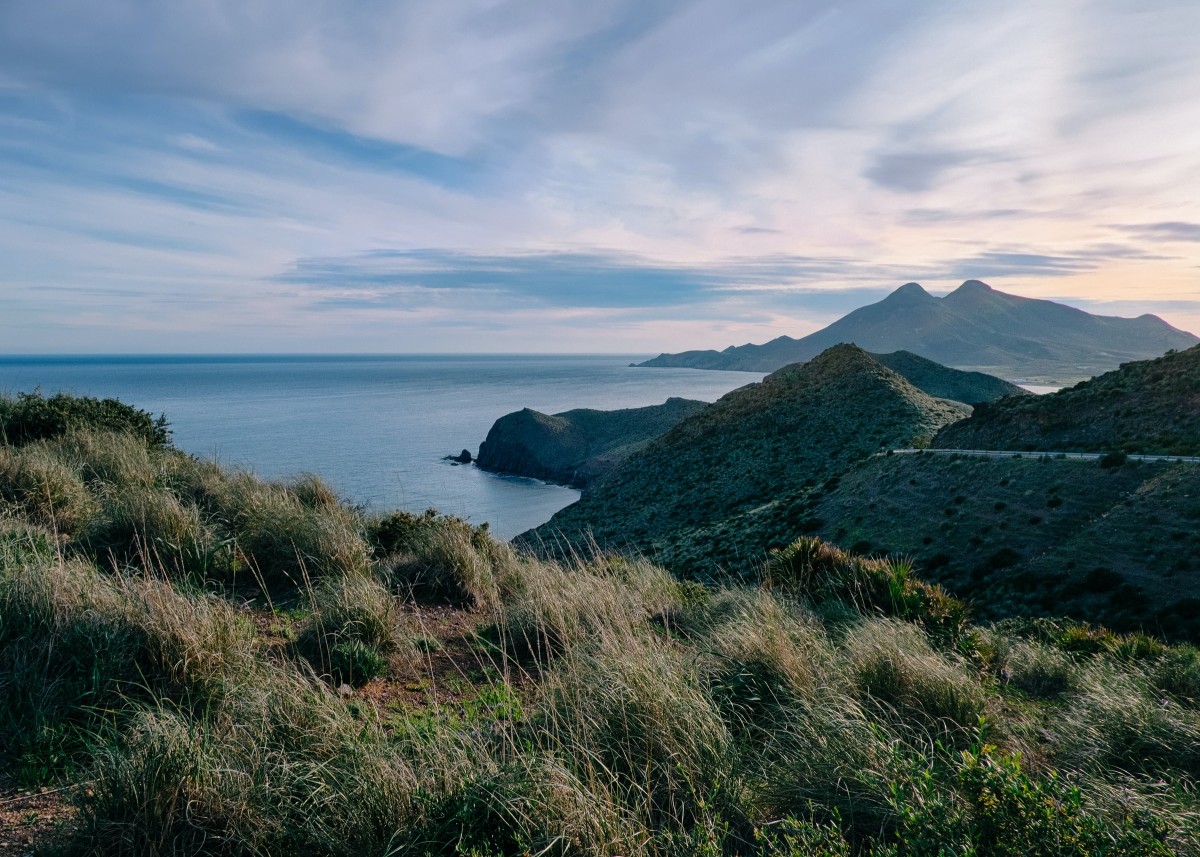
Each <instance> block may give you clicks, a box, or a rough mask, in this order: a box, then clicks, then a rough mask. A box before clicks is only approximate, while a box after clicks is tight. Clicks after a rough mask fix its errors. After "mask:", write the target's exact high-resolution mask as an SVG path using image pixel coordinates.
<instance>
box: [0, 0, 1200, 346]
mask: <svg viewBox="0 0 1200 857" xmlns="http://www.w3.org/2000/svg"><path fill="white" fill-rule="evenodd" d="M1085 5H1086V6H1087V7H1086V8H1085ZM1198 27H1200V6H1197V5H1196V4H1194V3H1188V2H1186V0H1147V2H1146V3H1143V4H1127V3H1103V4H1098V5H1096V4H1092V5H1087V4H1084V5H1081V4H1074V3H1062V4H1050V5H1046V4H1037V3H1034V2H1033V0H1015V2H1012V0H979V2H978V3H971V4H962V3H955V2H951V0H928V2H922V3H920V4H897V3H893V2H889V0H856V2H854V3H844V2H838V0H798V2H797V1H796V0H764V2H761V3H755V4H752V6H750V7H744V6H740V5H737V4H729V3H728V2H724V0H612V2H603V3H586V2H584V0H565V2H563V3H561V4H556V5H555V8H554V14H547V13H546V9H545V7H544V5H542V4H538V3H531V2H527V0H466V2H463V3H452V4H446V3H436V2H429V0H415V2H409V3H402V4H397V3H390V2H382V0H368V2H366V3H359V4H339V3H334V2H332V0H287V2H285V0H255V2H250V3H245V2H240V3H239V2H234V0H203V2H201V0H181V2H177V3H156V2H151V0H111V2H106V3H103V4H96V3H94V2H87V0H42V2H38V3H7V4H0V255H3V257H4V259H5V266H4V271H3V272H0V300H6V301H8V303H6V304H5V306H6V308H8V307H13V309H12V310H11V311H9V312H8V313H7V318H6V320H8V321H10V323H11V325H12V327H13V328H14V329H18V330H21V331H24V330H26V329H30V330H32V329H33V328H32V327H31V325H33V324H34V322H35V321H36V322H37V324H39V325H42V326H41V327H39V328H38V330H39V333H38V336H39V337H42V338H43V339H44V341H45V342H46V343H52V342H54V341H60V342H64V343H68V344H69V343H73V342H75V341H77V339H78V337H77V332H78V331H79V330H82V329H85V328H86V325H87V324H89V323H94V328H93V329H94V330H95V331H96V334H95V336H96V341H97V342H104V341H108V342H111V343H115V344H117V345H122V344H124V343H125V342H126V340H127V339H128V336H127V335H126V334H125V333H124V332H123V329H122V327H121V321H120V319H121V318H122V317H138V318H143V317H144V324H142V323H141V322H139V324H142V328H140V329H141V330H143V333H141V334H139V335H143V336H145V337H146V338H144V339H143V340H142V341H144V342H150V341H151V338H150V337H149V334H146V333H144V331H146V330H149V329H150V327H151V326H152V325H153V324H155V323H157V324H159V325H161V326H163V328H164V329H170V330H173V331H183V330H189V329H196V330H199V329H201V328H202V327H203V326H204V325H210V328H208V329H209V331H210V332H211V330H212V329H215V328H216V327H217V326H219V324H220V317H219V316H220V313H218V312H215V311H213V312H212V314H211V315H209V314H206V313H209V312H210V310H209V307H210V306H211V305H212V302H214V301H215V302H216V304H218V305H223V306H224V307H225V315H226V316H233V315H236V316H237V318H238V320H239V323H242V322H244V323H245V325H246V326H247V327H248V328H249V327H253V326H254V325H258V326H259V328H260V329H261V331H262V336H263V341H264V342H265V341H267V340H269V339H270V335H269V333H268V331H269V330H270V331H278V337H279V339H278V340H270V341H290V340H289V339H288V337H291V336H295V337H301V339H300V340H299V341H303V342H305V343H311V347H314V348H326V347H327V348H329V349H334V350H336V349H337V348H340V347H343V348H344V347H345V345H346V343H347V342H348V343H350V344H351V345H355V344H356V342H357V341H356V339H355V338H354V337H355V332H354V331H355V330H365V329H368V328H370V329H373V330H378V331H380V333H379V336H381V337H384V336H385V333H386V331H387V330H389V329H392V328H394V329H396V330H404V331H406V332H405V336H406V337H408V339H405V341H414V342H415V341H424V340H421V339H420V337H421V335H422V334H421V330H420V329H417V328H416V327H404V325H406V324H412V325H416V324H417V323H418V322H416V321H413V319H418V318H419V323H420V324H423V325H429V326H432V325H436V326H437V327H438V329H439V330H442V331H453V330H455V329H456V327H455V326H456V325H458V328H457V329H460V330H461V331H463V333H462V336H463V342H464V344H465V346H469V347H470V348H472V349H475V350H479V349H486V348H488V347H489V343H495V344H496V345H497V347H500V346H502V345H503V344H504V343H506V342H509V341H510V340H509V339H508V338H506V337H512V338H518V337H519V336H520V335H521V326H522V325H526V324H532V323H534V320H536V322H537V324H539V325H541V327H540V328H539V329H541V330H546V328H545V325H546V324H555V325H562V326H563V328H562V330H563V331H564V332H563V333H562V335H561V338H560V339H557V340H555V341H558V342H563V343H565V346H564V347H571V346H572V344H573V343H575V342H584V341H585V340H587V337H588V336H594V337H595V338H596V340H600V339H602V333H601V332H599V331H596V332H591V331H589V330H588V329H587V325H589V324H592V325H618V326H619V325H625V327H623V328H622V329H623V330H633V329H634V328H636V329H637V331H638V333H637V335H639V336H644V337H646V339H645V341H644V343H643V345H644V347H646V348H651V349H653V348H656V347H657V346H658V345H659V343H658V342H657V341H655V337H657V336H658V335H659V334H658V333H657V332H656V331H657V330H662V329H670V330H672V331H675V333H673V334H672V335H679V336H683V335H684V332H685V331H686V332H687V334H688V335H697V336H701V335H704V332H705V331H706V330H707V331H715V330H716V329H717V326H718V325H719V324H721V323H722V322H723V321H729V320H731V319H732V320H736V323H737V324H741V327H739V328H738V330H739V331H740V332H741V334H740V335H749V330H750V326H755V325H761V326H762V327H763V329H762V330H761V331H760V332H761V333H762V334H763V335H764V338H769V337H770V335H773V334H775V333H783V332H788V333H795V332H797V328H798V327H802V326H804V325H807V324H810V323H814V324H815V323H816V321H817V320H820V319H822V318H824V317H825V316H826V315H827V314H829V313H837V312H841V311H845V310H847V309H851V308H853V306H856V305H858V304H859V303H864V302H867V300H869V299H873V297H874V296H881V295H882V294H884V293H886V291H888V290H890V289H891V288H893V287H894V286H895V285H897V284H899V283H901V282H905V281H907V280H912V279H917V280H922V281H924V282H926V283H927V284H934V287H935V288H936V287H937V284H939V283H941V284H947V285H948V287H952V286H953V285H954V284H955V283H954V282H953V281H955V280H961V279H966V278H968V277H984V278H987V277H997V278H1000V279H1001V280H1004V281H1005V285H1006V286H1009V287H1011V288H1013V289H1014V290H1024V291H1025V292H1032V293H1037V292H1038V291H1039V290H1045V289H1048V288H1053V289H1054V290H1055V293H1056V294H1078V295H1087V296H1089V297H1091V298H1095V299H1103V298H1104V297H1105V296H1107V297H1110V298H1114V299H1116V298H1119V297H1121V296H1122V295H1125V294H1127V291H1124V292H1123V291H1122V290H1128V288H1129V284H1130V283H1138V284H1145V283H1153V285H1154V291H1153V292H1152V293H1151V292H1150V291H1149V290H1148V289H1146V288H1144V287H1142V288H1140V290H1139V294H1138V297H1139V298H1145V303H1144V306H1145V307H1146V309H1153V307H1154V306H1155V305H1156V304H1155V302H1156V301H1158V302H1170V301H1179V300H1183V299H1185V298H1186V297H1187V296H1189V295H1190V294H1193V293H1194V291H1195V279H1194V274H1195V266H1196V265H1197V262H1198V261H1200V258H1198V257H1197V255H1196V253H1195V245H1196V243H1197V241H1200V175H1198V174H1197V173H1196V171H1195V152H1196V151H1197V150H1198V149H1200V100H1197V99H1196V98H1195V91H1194V90H1195V81H1196V80H1197V79H1200V55H1197V54H1196V52H1195V50H1194V47H1193V46H1192V44H1191V40H1190V39H1189V38H1188V35H1190V33H1192V32H1195V31H1196V29H1197V28H1198ZM1156 219H1160V220H1161V222H1153V221H1154V220H1156ZM1142 220H1149V221H1151V222H1148V223H1139V221H1142ZM1112 224H1119V225H1118V226H1113V225H1112ZM422 248H434V249H422ZM448 248H449V249H448ZM1050 284H1053V286H1051V285H1050ZM50 286H53V287H55V288H62V289H73V290H76V291H74V292H71V293H70V294H72V295H74V296H75V297H73V298H71V299H69V300H68V299H66V298H64V297H63V296H64V295H66V294H68V293H67V292H63V291H50V290H49V289H47V290H45V291H43V292H41V294H42V297H41V298H40V299H39V297H38V292H37V291H36V290H37V289H40V288H42V287H50ZM89 288H90V289H93V290H94V291H93V292H92V295H93V297H92V298H91V299H89V298H88V297H87V294H88V289H89ZM31 290H33V291H31ZM124 291H131V292H133V293H136V294H137V295H140V296H141V297H140V301H141V303H142V304H144V306H145V307H147V308H149V307H157V308H158V309H155V310H154V314H153V315H150V310H149V309H143V308H141V307H139V306H138V303H139V298H136V297H132V296H123V292H124ZM14 296H19V297H14ZM67 303H71V304H72V305H81V306H86V307H87V309H88V311H89V313H90V314H89V315H86V316H85V315H83V314H76V315H74V316H72V318H74V319H75V320H74V321H73V322H72V324H74V325H75V327H73V328H72V331H73V332H72V334H71V335H70V336H67V335H62V334H59V335H57V339H56V334H55V333H54V330H55V327H54V319H55V318H56V317H58V316H60V315H62V309H63V306H62V305H63V304H67ZM1163 305H1164V306H1167V305H1169V306H1173V307H1174V306H1177V304H1166V303H1164V304H1163ZM1178 306H1179V307H1181V308H1180V309H1178V310H1171V311H1173V312H1174V311H1178V312H1181V313H1188V312H1191V310H1190V309H1188V308H1187V307H1186V306H1184V305H1182V304H1178ZM169 307H175V308H176V310H175V311H176V312H177V313H178V314H177V315H175V316H170V314H169V312H170V310H169ZM189 307H190V308H192V309H189ZM189 312H190V313H191V314H190V315H188V313H189ZM330 318H336V319H338V320H339V321H338V323H339V324H341V323H345V324H346V325H348V327H347V328H345V329H341V328H337V327H336V325H332V324H329V323H327V322H328V320H329V319H330ZM88 319H91V320H92V321H90V322H89V321H88ZM97 319H102V320H97ZM351 321H352V322H353V325H354V326H353V328H351V327H350V326H349V325H350V324H351ZM730 323H734V322H733V321H730ZM656 325H657V328H656V327H655V326H656ZM770 325H775V326H776V327H775V328H774V329H768V327H769V326H770ZM389 326H391V327H389ZM754 329H755V330H757V329H758V328H757V327H755V328H754ZM480 331H485V332H486V333H480ZM493 334H494V335H493ZM22 335H24V334H22ZM198 335H199V334H198ZM547 335H548V336H549V334H547ZM633 335H634V334H632V333H630V336H633ZM729 335H730V336H732V334H729ZM30 336H32V334H30ZM724 336H725V334H722V338H724ZM339 337H340V338H339ZM106 338H107V339H106ZM27 341H29V340H27ZM153 341H155V342H163V343H166V345H167V346H171V343H172V339H171V337H170V336H168V335H165V334H164V335H163V336H161V337H159V338H157V339H153ZM201 341H203V339H201ZM213 341H214V342H215V341H216V340H215V339H214V340H213ZM381 341H382V342H385V343H386V342H388V341H390V340H389V339H387V338H384V339H382V340H381ZM709 341H710V342H711V340H709ZM678 344H679V345H683V346H686V345H687V344H688V343H683V342H681V343H678ZM10 347H12V346H10ZM46 347H51V346H50V345H49V344H47V346H46ZM664 347H665V346H664Z"/></svg>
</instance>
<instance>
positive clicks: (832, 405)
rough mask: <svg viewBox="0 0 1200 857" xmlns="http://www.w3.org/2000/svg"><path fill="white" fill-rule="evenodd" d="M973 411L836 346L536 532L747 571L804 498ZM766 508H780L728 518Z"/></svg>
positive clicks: (730, 398) (629, 465) (761, 386)
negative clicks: (852, 469)
mask: <svg viewBox="0 0 1200 857" xmlns="http://www.w3.org/2000/svg"><path fill="white" fill-rule="evenodd" d="M968 411H969V408H967V407H966V406H964V405H960V404H957V403H951V402H947V401H945V400H942V399H935V398H932V397H931V396H928V395H926V394H925V393H923V392H921V391H920V390H918V389H916V388H915V387H913V386H912V385H911V384H909V383H908V382H907V381H906V380H904V379H903V378H902V377H900V376H899V375H897V374H896V373H895V372H892V371H891V370H890V369H887V368H886V367H884V366H882V365H880V364H879V363H878V362H877V361H876V360H874V359H873V358H871V357H870V355H868V354H866V353H865V352H864V351H862V349H859V348H856V347H854V346H850V345H841V346H837V347H835V348H831V349H829V350H828V351H826V352H825V353H823V354H821V355H819V356H818V357H817V358H815V359H814V360H812V361H810V362H809V363H805V364H802V365H799V366H794V367H787V368H786V369H783V370H781V371H779V372H776V373H774V374H773V375H771V376H769V377H768V378H766V379H765V380H764V381H762V382H761V383H758V384H750V385H748V386H746V387H742V388H740V389H738V390H735V391H733V392H732V393H729V394H727V395H726V396H724V397H723V398H721V399H720V400H718V401H717V402H716V403H714V404H713V405H712V406H710V407H709V408H707V409H705V410H703V411H701V412H700V413H699V414H697V415H696V416H693V417H691V418H689V419H687V420H684V421H683V422H681V423H680V424H679V425H677V426H676V427H675V428H673V429H671V430H670V431H669V432H667V433H666V434H665V435H663V436H662V437H660V438H658V439H657V440H655V441H653V442H651V443H650V444H649V445H648V446H647V447H646V448H645V449H644V450H642V451H641V452H639V453H637V454H635V455H633V456H632V457H631V458H629V459H628V460H627V461H626V462H625V463H624V464H623V465H621V466H620V467H618V468H617V469H616V470H614V471H613V472H612V473H611V474H609V476H608V477H607V478H605V479H603V480H601V481H600V482H599V483H597V484H596V485H594V486H592V487H591V488H589V489H588V490H587V491H585V492H584V495H583V497H582V498H581V499H580V500H579V501H578V502H577V503H575V504H574V505H572V506H568V507H567V508H566V509H564V510H562V511H561V512H559V513H558V514H557V515H555V516H554V518H552V519H551V520H550V521H549V522H548V523H546V524H544V525H542V526H541V527H539V528H537V529H536V530H534V531H532V532H531V533H530V534H527V539H528V540H530V541H533V542H541V543H543V544H545V545H549V546H552V547H553V546H555V545H560V543H561V542H563V541H564V540H565V542H566V543H567V544H568V545H579V544H583V543H586V542H587V541H588V540H589V539H595V541H596V542H597V543H599V544H600V545H601V546H602V547H620V548H627V547H633V548H635V549H637V550H641V551H645V552H647V554H648V555H649V556H651V557H654V558H656V559H657V560H659V561H662V562H665V563H667V564H668V565H669V566H670V567H671V568H673V569H675V570H677V571H680V572H686V573H690V574H698V575H713V574H717V573H720V572H721V571H744V570H746V569H748V568H752V567H754V566H755V565H756V564H757V563H758V562H759V561H760V560H761V558H762V556H763V553H764V551H765V550H766V549H767V548H768V547H771V546H777V545H780V544H783V543H785V542H786V541H788V540H790V538H791V535H792V532H791V531H790V530H789V529H788V525H787V520H786V519H787V515H788V514H789V512H790V510H791V509H792V508H793V507H794V506H795V505H796V502H797V498H800V497H802V496H803V495H804V494H805V493H806V492H807V491H809V490H812V489H813V488H815V487H816V486H819V485H821V484H823V483H824V482H825V481H826V480H828V479H830V478H833V477H835V476H836V475H837V474H839V473H840V472H842V471H843V470H845V469H846V468H848V467H850V466H851V465H852V464H854V463H855V462H856V461H859V460H861V459H863V458H866V457H868V456H870V455H872V454H874V453H876V452H878V451H880V450H881V449H890V448H892V447H896V446H909V445H912V444H913V443H915V442H920V441H921V439H922V438H924V439H925V440H928V438H929V437H931V436H932V435H933V434H934V433H935V432H936V431H937V430H938V429H939V428H941V427H942V426H943V425H945V424H947V423H949V422H952V421H954V420H958V419H961V418H962V417H963V416H965V414H966V413H967V412H968ZM756 509H769V510H770V513H769V514H767V513H764V514H758V515H755V516H753V517H751V518H748V519H745V520H744V521H742V522H741V523H740V524H739V525H737V526H734V527H731V526H727V524H728V523H729V522H730V521H732V520H733V519H735V518H736V517H737V516H739V515H742V514H744V513H748V512H751V511H752V510H756Z"/></svg>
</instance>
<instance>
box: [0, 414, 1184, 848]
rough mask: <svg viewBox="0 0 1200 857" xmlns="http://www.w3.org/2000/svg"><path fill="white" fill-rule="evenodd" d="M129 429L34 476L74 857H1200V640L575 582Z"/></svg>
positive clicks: (754, 590) (634, 581)
mask: <svg viewBox="0 0 1200 857" xmlns="http://www.w3.org/2000/svg"><path fill="white" fill-rule="evenodd" d="M11 406H12V403H11V402H6V403H4V405H3V407H4V408H9V407H11ZM113 428H114V427H113V426H112V425H110V424H108V423H107V422H105V421H102V420H98V421H97V422H96V423H95V424H89V423H88V422H87V421H86V420H84V421H83V422H79V423H76V422H71V421H67V422H66V423H64V424H62V425H60V426H59V427H58V428H56V429H55V430H53V431H47V432H42V433H39V434H36V435H31V436H28V437H23V438H22V440H21V442H20V443H14V442H13V441H11V440H10V441H9V443H8V444H6V445H4V446H2V447H0V498H2V500H0V734H3V735H4V736H5V740H4V741H3V743H2V744H0V769H2V770H6V771H8V772H9V774H8V775H7V776H9V777H10V778H11V782H9V781H8V780H3V781H0V785H3V786H4V787H5V788H7V789H9V790H10V792H11V794H15V795H18V796H19V795H21V794H23V793H24V792H22V791H21V790H29V789H34V790H37V789H47V790H48V791H47V792H46V793H45V794H44V795H43V800H51V799H53V800H56V801H57V803H53V804H52V806H51V808H50V809H49V810H44V812H43V815H45V816H48V817H52V818H53V822H52V823H47V824H42V825H41V826H40V827H37V828H36V829H37V836H36V837H34V841H33V843H32V846H33V847H35V848H37V849H40V850H41V851H42V852H44V853H53V854H61V855H76V854H78V855H83V854H130V855H132V854H144V855H152V854H173V855H174V854H230V855H233V854H239V855H240V854H333V855H340V854H345V855H354V856H355V857H358V856H359V855H363V854H395V855H405V854H411V855H472V857H491V855H524V854H531V855H533V854H546V855H549V854H564V855H565V854H579V855H589V854H625V855H633V854H637V855H735V854H745V855H751V854H754V855H796V857H799V855H878V857H884V855H889V857H890V855H896V857H899V856H900V855H928V854H947V855H949V854H954V855H1018V854H1019V855H1095V854H1105V855H1156V854H1158V855H1170V854H1187V855H1192V854H1200V797H1198V796H1197V778H1198V777H1200V651H1197V650H1196V649H1195V648H1193V647H1191V646H1188V645H1186V644H1179V643H1175V642H1172V641H1171V640H1169V639H1160V638H1156V637H1152V636H1147V635H1145V634H1140V633H1130V634H1117V633H1114V632H1111V631H1108V630H1105V629H1103V628H1100V627H1095V626H1090V625H1083V624H1079V623H1073V622H1067V621H1054V620H1050V619H1037V620H1008V621H1006V622H1002V623H999V624H991V625H979V624H975V623H973V622H972V620H971V618H970V616H969V614H968V611H967V609H966V607H965V606H964V605H963V604H962V603H960V602H959V601H957V600H956V599H955V598H953V597H952V596H950V595H949V594H948V593H946V592H945V591H943V590H941V589H940V588H938V587H937V586H934V585H930V584H927V583H925V582H923V581H921V580H920V579H918V578H917V577H916V575H915V574H914V571H913V568H912V566H911V564H910V563H907V562H904V561H901V560H898V559H895V558H879V557H876V558H866V557H862V556H859V555H856V554H854V553H851V552H847V551H844V550H841V549H839V548H836V547H833V546H832V545H830V544H827V543H825V542H823V541H821V540H819V539H818V538H815V537H811V536H802V537H798V538H797V539H796V540H794V541H793V542H791V543H790V544H788V545H787V546H786V547H784V548H782V549H780V550H777V551H775V552H773V553H771V554H770V555H769V556H768V557H767V559H766V561H765V562H763V563H762V564H761V565H760V567H759V569H758V571H757V572H756V574H755V575H753V576H752V577H749V578H747V579H743V580H741V581H740V582H737V583H728V584H712V585H707V586H703V585H700V584H698V583H695V582H685V581H681V580H680V579H678V578H676V577H674V576H672V575H670V574H668V573H667V572H666V571H664V570H662V569H661V568H660V567H658V566H655V565H653V564H651V563H650V562H648V561H645V560H642V559H639V558H636V557H629V556H619V555H613V554H605V553H602V552H600V551H598V550H594V549H593V550H580V551H579V552H577V553H576V554H575V555H573V556H570V557H566V558H563V559H560V560H556V561H550V560H547V559H545V558H538V557H535V556H533V555H531V554H527V553H523V552H521V551H519V550H518V549H516V548H514V547H512V546H510V545H509V544H506V543H502V542H498V541H495V540H493V539H492V538H491V537H490V536H489V535H488V533H487V531H486V528H476V527H472V526H470V525H469V524H467V523H465V522H463V521H461V520H457V519H454V518H448V517H441V516H438V515H436V514H433V513H430V514H426V515H410V514H406V513H396V514H393V515H389V516H371V515H366V514H364V513H362V512H361V511H360V510H357V509H355V508H353V507H351V506H349V505H347V504H346V503H344V502H343V501H341V500H340V499H339V498H337V497H336V496H335V495H334V493H333V492H331V491H330V490H329V488H328V487H326V486H325V485H324V484H323V483H321V482H320V481H319V480H317V479H315V478H312V477H302V478H299V479H296V480H293V481H290V482H286V483H271V482H264V481H261V480H258V479H256V478H254V477H252V476H250V475H248V474H245V473H238V472H231V471H227V470H223V469H221V468H220V467H218V466H216V465H214V464H212V463H209V462H205V461H201V460H197V459H195V458H192V457H190V456H187V455H185V454H183V453H181V452H179V451H177V450H175V449H173V448H171V446H170V444H169V440H168V437H167V436H166V435H159V436H156V435H153V434H151V435H146V434H144V433H142V432H139V431H137V430H132V431H131V430H124V431H120V432H114V431H112V429H113ZM797 535H799V534H797ZM54 796H57V797H54ZM10 800H11V798H10V797H9V796H8V795H7V794H6V795H0V801H3V802H6V803H7V802H8V801H10ZM2 806H3V803H0V807H2ZM34 815H36V813H34ZM4 818H6V820H7V823H8V826H9V830H11V831H16V830H17V829H18V828H20V827H21V826H22V825H23V824H25V823H26V820H25V819H23V818H20V817H18V818H15V819H11V818H10V817H7V816H4ZM30 823H31V824H32V822H30ZM31 829H32V828H31ZM7 835H9V834H8V833H3V834H0V838H3V836H7ZM25 842H26V840H23V839H22V840H14V843H15V844H21V845H22V847H23V844H24V843H25Z"/></svg>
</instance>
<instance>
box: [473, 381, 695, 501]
mask: <svg viewBox="0 0 1200 857" xmlns="http://www.w3.org/2000/svg"><path fill="white" fill-rule="evenodd" d="M707 407H708V403H707V402H698V401H695V400H692V399H680V398H675V397H672V398H670V399H667V401H666V402H665V403H663V404H661V405H651V406H649V407H644V408H623V409H621V410H615V411H599V410H593V409H590V408H579V409H576V410H572V411H564V412H563V413H561V414H552V415H551V414H543V413H541V412H540V411H535V410H531V409H530V408H525V409H524V410H521V411H516V412H515V413H511V414H506V415H504V416H502V417H500V419H498V420H496V422H495V423H493V425H492V428H491V430H490V431H488V434H487V439H486V440H484V442H483V443H482V444H480V446H479V455H478V457H477V458H476V459H475V461H476V464H477V465H478V466H479V467H480V468H482V469H483V470H488V471H492V472H494V473H510V474H513V475H516V476H530V477H533V478H534V479H544V480H546V481H547V482H557V483H560V484H562V485H570V486H572V487H575V488H583V487H584V486H586V485H588V484H589V483H590V482H592V481H594V480H595V479H596V478H598V477H600V476H602V475H604V474H605V473H607V472H608V471H609V470H611V469H612V468H613V467H615V466H616V465H617V464H619V463H620V462H622V461H624V460H625V459H626V458H628V457H629V456H630V455H631V454H633V453H634V452H636V451H637V450H638V449H641V448H642V447H643V446H645V445H646V444H647V443H649V442H650V441H651V440H653V439H654V438H656V437H658V436H659V435H661V434H663V433H664V432H665V431H667V430H668V429H670V428H672V427H673V426H675V425H676V424H677V423H679V422H680V421H681V420H683V419H685V418H687V417H690V416H693V415H694V414H697V413H699V412H700V411H702V410H703V409H704V408H707Z"/></svg>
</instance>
